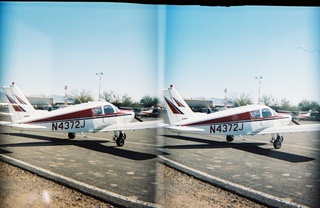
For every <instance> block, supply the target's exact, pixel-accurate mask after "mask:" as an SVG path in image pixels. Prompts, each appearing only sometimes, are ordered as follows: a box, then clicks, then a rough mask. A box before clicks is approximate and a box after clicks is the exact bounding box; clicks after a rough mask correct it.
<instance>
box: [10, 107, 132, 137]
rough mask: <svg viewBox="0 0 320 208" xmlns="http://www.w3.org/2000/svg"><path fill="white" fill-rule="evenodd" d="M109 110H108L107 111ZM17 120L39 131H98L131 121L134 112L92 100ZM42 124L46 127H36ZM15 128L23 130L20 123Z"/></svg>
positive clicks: (15, 122) (17, 122)
mask: <svg viewBox="0 0 320 208" xmlns="http://www.w3.org/2000/svg"><path fill="white" fill-rule="evenodd" d="M106 111H108V112H106ZM24 116H25V117H24V118H21V119H19V120H16V121H14V122H13V124H28V125H29V126H31V127H30V128H29V130H32V126H34V127H35V129H37V130H39V131H56V132H74V133H78V132H97V131H99V130H100V129H102V128H104V127H106V126H108V125H111V124H117V123H130V122H131V121H132V120H133V119H134V112H132V111H127V110H119V109H118V108H116V107H115V106H113V105H112V104H110V103H108V102H101V101H99V102H92V103H84V104H79V105H75V106H69V107H66V108H62V109H57V110H54V111H50V112H46V113H44V114H43V113H41V114H39V115H36V116H32V117H30V118H29V117H28V115H24ZM36 126H42V127H45V128H42V129H40V128H36ZM12 128H13V129H17V130H21V129H20V128H19V125H17V126H16V127H15V126H14V125H13V126H12Z"/></svg>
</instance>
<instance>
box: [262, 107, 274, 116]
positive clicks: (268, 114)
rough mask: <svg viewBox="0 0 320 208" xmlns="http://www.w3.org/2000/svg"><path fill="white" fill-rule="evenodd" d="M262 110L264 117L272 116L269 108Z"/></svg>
mask: <svg viewBox="0 0 320 208" xmlns="http://www.w3.org/2000/svg"><path fill="white" fill-rule="evenodd" d="M261 112H262V117H264V118H265V117H270V116H272V114H271V111H270V110H269V109H268V108H264V109H262V110H261Z"/></svg>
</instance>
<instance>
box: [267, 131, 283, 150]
mask: <svg viewBox="0 0 320 208" xmlns="http://www.w3.org/2000/svg"><path fill="white" fill-rule="evenodd" d="M270 142H271V143H273V147H274V148H275V149H280V148H281V145H282V142H283V136H282V135H281V134H277V135H276V137H275V136H274V135H272V137H271V140H270Z"/></svg>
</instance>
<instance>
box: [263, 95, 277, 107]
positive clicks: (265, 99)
mask: <svg viewBox="0 0 320 208" xmlns="http://www.w3.org/2000/svg"><path fill="white" fill-rule="evenodd" d="M261 100H262V102H263V103H264V104H265V105H267V106H272V105H274V98H273V96H272V95H271V94H269V95H264V96H262V98H261Z"/></svg>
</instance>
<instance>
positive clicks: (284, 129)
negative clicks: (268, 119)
mask: <svg viewBox="0 0 320 208" xmlns="http://www.w3.org/2000/svg"><path fill="white" fill-rule="evenodd" d="M307 131H320V124H306V125H292V126H278V127H270V128H265V129H262V130H258V131H255V132H252V133H251V134H252V135H254V134H272V133H294V132H307Z"/></svg>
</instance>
